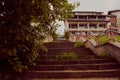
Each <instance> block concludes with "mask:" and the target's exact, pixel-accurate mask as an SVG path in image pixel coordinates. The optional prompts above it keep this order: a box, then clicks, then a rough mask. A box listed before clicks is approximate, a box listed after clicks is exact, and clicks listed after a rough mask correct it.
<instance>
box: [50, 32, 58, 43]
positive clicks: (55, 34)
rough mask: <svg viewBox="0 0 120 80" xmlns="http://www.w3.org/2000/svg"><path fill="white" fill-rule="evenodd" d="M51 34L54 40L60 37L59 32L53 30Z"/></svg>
mask: <svg viewBox="0 0 120 80" xmlns="http://www.w3.org/2000/svg"><path fill="white" fill-rule="evenodd" d="M51 35H52V38H53V41H56V40H57V37H58V34H57V33H56V32H55V31H54V32H52V34H51Z"/></svg>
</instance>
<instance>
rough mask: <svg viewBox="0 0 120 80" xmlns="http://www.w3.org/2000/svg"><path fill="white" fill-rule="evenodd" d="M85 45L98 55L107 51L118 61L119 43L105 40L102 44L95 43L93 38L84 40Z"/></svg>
mask: <svg viewBox="0 0 120 80" xmlns="http://www.w3.org/2000/svg"><path fill="white" fill-rule="evenodd" d="M85 46H86V47H87V48H89V49H91V50H92V51H93V53H94V54H96V55H98V56H100V55H102V54H105V53H107V54H110V55H111V56H112V57H114V58H116V60H118V62H120V43H117V42H107V43H105V44H103V45H97V43H96V42H95V41H94V40H88V41H86V42H85Z"/></svg>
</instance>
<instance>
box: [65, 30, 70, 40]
mask: <svg viewBox="0 0 120 80" xmlns="http://www.w3.org/2000/svg"><path fill="white" fill-rule="evenodd" d="M64 37H65V38H66V39H69V37H70V32H69V31H66V32H65V34H64Z"/></svg>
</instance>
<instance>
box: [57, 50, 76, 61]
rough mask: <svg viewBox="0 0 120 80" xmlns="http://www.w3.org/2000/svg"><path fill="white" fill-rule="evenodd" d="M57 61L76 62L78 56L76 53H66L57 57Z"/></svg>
mask: <svg viewBox="0 0 120 80" xmlns="http://www.w3.org/2000/svg"><path fill="white" fill-rule="evenodd" d="M55 59H56V60H76V59H77V54H76V53H75V52H65V53H63V54H61V55H57V56H56V57H55Z"/></svg>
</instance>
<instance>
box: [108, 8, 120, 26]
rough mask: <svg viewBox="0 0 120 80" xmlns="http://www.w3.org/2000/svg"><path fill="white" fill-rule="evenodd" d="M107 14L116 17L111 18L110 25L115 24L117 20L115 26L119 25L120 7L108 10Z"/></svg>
mask: <svg viewBox="0 0 120 80" xmlns="http://www.w3.org/2000/svg"><path fill="white" fill-rule="evenodd" d="M108 14H109V15H115V16H116V17H117V18H116V19H113V18H112V19H111V20H112V22H113V23H112V25H115V22H117V25H116V26H119V27H120V9H119V10H112V11H108Z"/></svg>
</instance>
